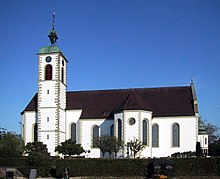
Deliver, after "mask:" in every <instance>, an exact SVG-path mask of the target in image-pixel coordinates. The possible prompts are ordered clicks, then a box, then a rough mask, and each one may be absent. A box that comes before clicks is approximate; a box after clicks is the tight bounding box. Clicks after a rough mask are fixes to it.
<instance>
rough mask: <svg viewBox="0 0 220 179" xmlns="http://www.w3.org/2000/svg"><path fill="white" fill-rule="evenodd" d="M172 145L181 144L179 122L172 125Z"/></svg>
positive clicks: (177, 145)
mask: <svg viewBox="0 0 220 179" xmlns="http://www.w3.org/2000/svg"><path fill="white" fill-rule="evenodd" d="M172 146H173V147H179V146H180V126H179V124H177V123H175V124H173V126H172Z"/></svg>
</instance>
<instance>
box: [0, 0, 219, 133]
mask: <svg viewBox="0 0 220 179" xmlns="http://www.w3.org/2000/svg"><path fill="white" fill-rule="evenodd" d="M53 11H55V12H56V18H55V30H56V31H57V33H58V37H59V39H58V46H59V47H60V48H61V49H62V51H63V53H64V55H65V56H66V58H67V59H68V61H69V63H68V74H67V75H68V76H67V83H68V84H67V85H68V87H67V89H68V91H75V90H93V89H118V88H136V87H138V88H139V87H140V88H142V87H163V86H186V85H190V81H191V79H192V78H193V79H194V81H195V87H196V92H197V98H198V102H199V111H200V114H201V116H202V118H203V119H204V120H205V121H207V122H211V123H213V124H215V125H218V126H220V95H219V92H220V80H219V76H220V1H219V0H212V1H210V0H193V1H192V0H64V1H58V0H57V1H49V0H48V1H45V0H38V1H30V0H20V1H17V0H14V1H13V0H11V1H9V0H1V1H0V24H1V25H0V42H1V44H0V58H1V70H0V76H1V84H0V99H1V102H0V127H3V128H6V129H7V130H9V131H15V132H17V133H20V127H19V122H20V121H21V116H20V112H21V111H22V110H23V109H24V108H25V107H26V105H27V104H28V102H29V101H30V99H31V98H32V97H33V96H34V94H35V93H36V92H37V61H38V57H37V55H36V54H37V52H38V50H39V49H40V48H41V47H43V46H47V45H49V39H48V37H47V35H48V32H49V30H50V29H51V27H52V25H51V24H52V12H53Z"/></svg>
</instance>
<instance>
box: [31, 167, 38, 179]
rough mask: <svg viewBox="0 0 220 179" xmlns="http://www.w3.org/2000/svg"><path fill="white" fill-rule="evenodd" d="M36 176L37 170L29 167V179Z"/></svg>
mask: <svg viewBox="0 0 220 179" xmlns="http://www.w3.org/2000/svg"><path fill="white" fill-rule="evenodd" d="M36 177H37V170H36V169H31V171H30V175H29V179H36Z"/></svg>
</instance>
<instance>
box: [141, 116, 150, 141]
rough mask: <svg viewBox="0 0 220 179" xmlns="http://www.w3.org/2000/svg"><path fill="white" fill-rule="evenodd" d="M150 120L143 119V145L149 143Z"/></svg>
mask: <svg viewBox="0 0 220 179" xmlns="http://www.w3.org/2000/svg"><path fill="white" fill-rule="evenodd" d="M148 126H149V125H148V120H147V119H144V120H143V141H142V143H143V145H148Z"/></svg>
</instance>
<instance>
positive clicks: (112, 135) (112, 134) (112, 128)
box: [110, 124, 114, 137]
mask: <svg viewBox="0 0 220 179" xmlns="http://www.w3.org/2000/svg"><path fill="white" fill-rule="evenodd" d="M110 136H111V137H114V124H112V125H111V127H110Z"/></svg>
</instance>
